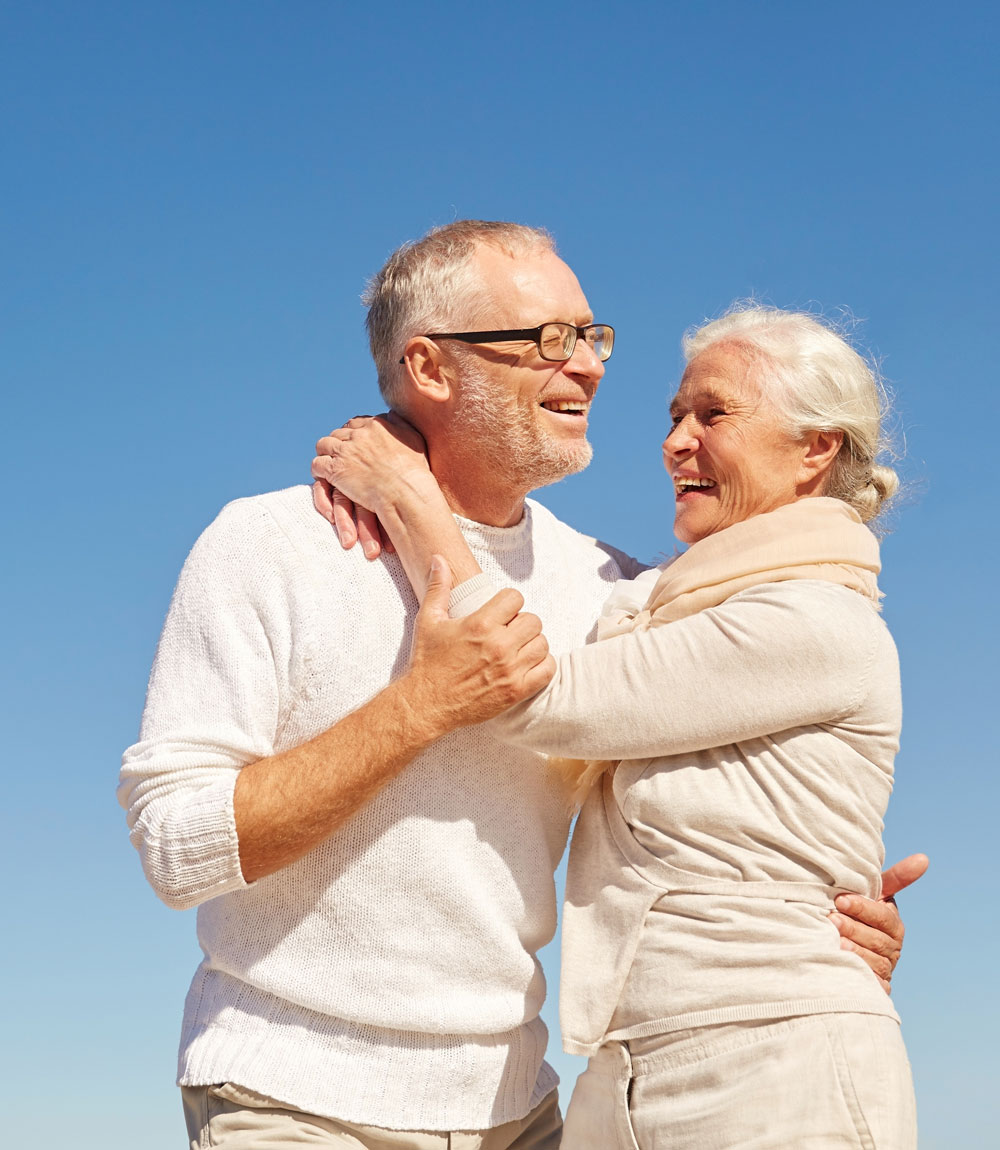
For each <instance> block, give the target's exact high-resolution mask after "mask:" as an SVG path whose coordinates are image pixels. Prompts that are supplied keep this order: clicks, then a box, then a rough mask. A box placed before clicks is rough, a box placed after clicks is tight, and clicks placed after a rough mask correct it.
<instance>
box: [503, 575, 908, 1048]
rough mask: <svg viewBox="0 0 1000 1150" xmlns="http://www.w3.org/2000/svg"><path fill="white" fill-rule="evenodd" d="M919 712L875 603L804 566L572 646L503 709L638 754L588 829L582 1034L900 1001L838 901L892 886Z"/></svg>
mask: <svg viewBox="0 0 1000 1150" xmlns="http://www.w3.org/2000/svg"><path fill="white" fill-rule="evenodd" d="M640 578H641V577H640ZM647 578H648V576H647ZM900 718H901V705H900V692H899V671H898V664H897V659H896V651H895V646H894V644H893V642H892V638H891V637H890V635H889V633H888V631H887V629H886V627H885V625H884V623H883V622H882V620H881V618H880V617H879V615H878V614H877V612H876V610H875V608H874V607H873V605H872V604H871V603H870V602H869V601H867V600H866V599H864V598H863V597H862V596H860V595H859V594H857V593H855V592H854V591H851V590H847V589H846V588H844V587H840V586H836V585H834V584H831V583H826V582H821V581H818V580H816V581H813V580H800V581H792V582H785V583H771V584H763V585H760V586H757V587H752V588H750V589H748V590H745V591H741V592H740V593H739V594H737V595H734V596H733V597H732V598H730V599H728V600H726V601H725V602H724V603H722V604H721V605H719V606H717V607H713V608H710V609H708V610H705V611H701V612H699V613H698V614H696V615H692V616H690V617H689V618H685V619H680V620H678V621H676V622H673V623H670V624H668V625H666V626H661V627H657V628H652V629H649V630H645V631H640V632H637V633H634V634H631V635H623V636H619V637H616V638H612V639H609V640H607V641H606V642H602V643H598V644H596V645H594V646H591V647H586V648H581V649H578V650H575V651H573V652H571V653H569V654H567V655H563V656H561V657H560V658H559V660H558V670H557V673H556V676H555V678H554V679H553V680H552V682H551V684H550V685H549V686H548V687H547V688H546V689H545V690H544V691H542V692H541V693H540V694H539V695H537V696H535V697H534V698H533V699H531V700H529V701H528V702H526V703H523V704H520V705H519V706H518V707H515V708H514V709H512V710H511V711H509V712H507V713H506V714H505V715H503V716H501V717H500V718H499V719H497V720H494V726H495V728H496V730H497V732H498V733H499V734H500V735H501V737H502V738H504V739H505V740H507V741H508V742H510V743H513V744H515V745H517V746H519V747H524V748H527V747H530V748H532V749H533V750H539V751H544V752H545V753H546V754H549V755H556V756H568V757H574V758H624V759H626V760H629V761H627V762H623V763H622V764H621V766H620V767H619V768H618V770H617V771H616V772H615V774H614V775H613V776H611V777H608V778H606V779H605V780H604V782H603V784H602V785H601V786H599V787H598V788H597V789H596V790H595V791H594V792H593V793H592V794H591V796H590V798H589V799H588V801H587V803H586V805H585V807H584V809H583V812H582V814H581V817H580V822H579V825H578V828H577V831H576V834H575V836H574V841H573V846H572V850H571V855H570V865H569V876H568V881H567V894H566V908H565V917H564V923H563V969H562V1003H561V1013H562V1026H563V1036H564V1040H565V1045H566V1047H567V1049H568V1050H570V1051H572V1052H574V1053H591V1052H593V1051H594V1050H595V1049H596V1048H597V1047H598V1046H599V1045H600V1043H601V1042H602V1041H603V1040H604V1039H605V1038H607V1037H609V1036H610V1037H637V1036H640V1035H650V1034H656V1033H665V1032H668V1031H671V1030H677V1029H686V1028H688V1027H693V1026H704V1025H711V1024H714V1023H721V1022H728V1021H735V1020H745V1019H760V1018H780V1017H788V1016H792V1015H799V1014H806V1013H816V1012H827V1011H861V1012H867V1013H874V1014H884V1015H889V1016H892V1017H895V1014H894V1011H893V1009H892V1006H891V1004H890V1001H889V999H888V997H887V996H886V995H885V994H884V993H883V991H882V989H881V987H880V986H879V984H878V982H877V980H876V979H875V977H874V975H873V974H872V973H871V972H870V971H869V970H868V968H867V967H866V966H865V965H864V963H863V962H862V961H861V960H860V959H859V958H858V957H857V956H855V955H853V954H850V953H849V952H847V951H844V950H841V949H840V946H839V938H838V935H837V932H836V930H835V929H834V927H833V926H832V925H831V924H830V923H829V922H828V921H827V917H826V916H827V913H828V912H829V910H830V909H832V900H833V897H834V895H835V894H836V893H837V892H839V891H856V892H860V893H863V894H867V895H876V894H877V893H878V890H879V871H880V869H881V865H882V860H883V850H882V842H881V830H882V816H883V814H884V812H885V808H886V804H887V802H888V797H889V792H890V790H891V787H892V764H893V756H894V754H895V751H896V749H897V746H898V737H899V727H900Z"/></svg>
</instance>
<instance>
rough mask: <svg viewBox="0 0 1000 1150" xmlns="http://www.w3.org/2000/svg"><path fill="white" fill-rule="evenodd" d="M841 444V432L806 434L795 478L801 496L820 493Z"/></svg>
mask: <svg viewBox="0 0 1000 1150" xmlns="http://www.w3.org/2000/svg"><path fill="white" fill-rule="evenodd" d="M843 442H844V433H843V432H842V431H810V432H808V433H807V435H806V436H805V439H804V440H803V454H802V459H801V461H800V462H799V471H798V475H797V477H796V479H797V483H798V486H799V489H800V492H801V493H802V494H804V495H805V494H816V493H818V492H820V491H822V489H823V487H824V486H825V484H826V480H827V476H828V475H829V473H830V469H831V468H832V467H833V462H834V460H835V459H836V458H837V456H838V454H839V453H840V448H841V446H842V445H843Z"/></svg>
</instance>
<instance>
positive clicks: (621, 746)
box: [337, 307, 916, 1150]
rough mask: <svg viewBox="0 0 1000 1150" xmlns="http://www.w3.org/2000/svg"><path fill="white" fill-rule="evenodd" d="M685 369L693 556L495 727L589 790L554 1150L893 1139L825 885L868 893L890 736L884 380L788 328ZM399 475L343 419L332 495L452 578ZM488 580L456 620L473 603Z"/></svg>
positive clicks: (397, 460)
mask: <svg viewBox="0 0 1000 1150" xmlns="http://www.w3.org/2000/svg"><path fill="white" fill-rule="evenodd" d="M685 353H686V358H687V369H686V371H685V373H684V376H683V379H682V381H681V385H680V388H679V390H678V392H677V395H676V396H675V397H674V400H673V403H672V404H671V419H672V428H671V430H670V432H669V434H668V436H667V438H666V441H665V442H664V444H663V458H664V463H665V465H666V468H667V471H668V473H669V475H670V478H671V481H672V482H673V485H674V489H675V494H676V506H677V510H676V520H675V533H676V535H677V538H678V539H680V540H681V541H682V542H684V543H687V544H689V545H690V546H689V547H688V549H687V550H686V551H685V552H684V553H683V554H682V555H681V556H680V557H679V558H677V559H675V560H673V561H671V562H670V563H667V564H665V565H664V566H663V567H661V568H659V569H656V570H654V571H650V572H647V573H646V574H645V575H643V576H640V577H639V579H637V580H635V581H634V582H632V583H630V584H619V585H618V588H617V590H616V593H615V595H613V596H612V600H611V601H610V602H609V604H608V606H607V607H606V609H605V616H604V619H603V620H602V625H601V637H602V639H603V640H604V641H602V642H599V643H597V644H594V645H592V646H590V647H586V648H582V649H579V650H577V651H573V652H571V653H570V654H568V655H566V656H563V657H561V658H560V659H559V660H557V665H556V669H555V675H554V677H553V678H552V680H551V682H550V683H549V685H548V686H547V687H546V688H545V689H544V690H542V691H541V692H540V693H539V694H537V695H536V696H534V697H533V698H531V699H529V700H528V701H527V702H525V703H521V704H519V705H517V706H516V707H514V708H513V709H512V710H510V711H508V712H506V713H505V714H504V715H502V716H501V717H500V718H499V719H496V720H494V725H495V728H496V730H497V732H498V733H499V734H500V737H502V738H503V739H505V740H507V741H509V742H511V743H514V744H517V745H520V746H526V747H530V748H532V749H535V750H539V751H542V752H544V753H546V754H548V755H550V756H553V758H554V759H556V760H557V761H556V762H555V763H554V764H553V765H554V768H555V769H560V770H562V771H564V772H566V773H567V774H568V775H569V776H570V777H571V778H572V779H573V780H574V781H575V783H576V784H578V785H582V786H583V788H584V790H588V789H589V794H588V795H587V798H586V801H585V803H584V805H583V809H582V812H581V815H580V821H579V825H578V828H577V831H576V835H575V837H574V841H573V846H572V850H571V855H570V863H569V873H568V879H567V898H566V910H565V918H564V926H563V974H562V1000H561V1016H562V1027H563V1036H564V1040H565V1044H566V1047H567V1049H568V1050H570V1051H572V1052H575V1053H582V1054H588V1055H590V1063H589V1065H588V1068H587V1070H586V1072H585V1073H584V1074H583V1075H582V1076H581V1078H580V1080H579V1082H578V1084H577V1087H576V1090H575V1092H574V1095H573V1099H572V1102H571V1104H570V1107H569V1111H568V1114H567V1118H566V1126H565V1134H564V1140H563V1146H564V1147H566V1148H567V1150H578V1148H582V1147H594V1148H595V1150H596V1148H598V1147H600V1148H602V1150H605V1148H608V1147H617V1146H620V1147H634V1146H638V1147H642V1148H643V1150H646V1148H649V1147H660V1146H670V1147H671V1148H672V1150H681V1148H683V1150H688V1148H690V1150H711V1148H723V1147H735V1146H741V1147H742V1146H754V1147H775V1148H777V1147H791V1146H795V1147H820V1146H822V1147H830V1146H864V1147H877V1148H883V1147H885V1148H890V1147H891V1148H893V1150H903V1148H907V1147H913V1146H915V1145H916V1134H915V1118H914V1106H913V1094H912V1086H911V1083H910V1074H909V1066H908V1063H907V1059H906V1054H905V1051H904V1048H903V1044H902V1041H901V1038H900V1034H899V1020H898V1018H897V1016H896V1014H895V1012H894V1010H893V1007H892V1005H891V1003H890V1001H889V999H888V997H887V996H886V995H885V994H884V993H883V991H882V989H881V987H880V986H879V983H878V981H877V979H876V978H875V977H874V976H873V974H872V972H871V971H870V970H869V969H868V967H867V966H865V964H864V963H863V962H862V961H861V960H860V959H859V958H858V957H857V956H856V955H854V954H852V953H851V952H849V951H847V950H844V949H841V947H840V945H839V940H838V937H837V933H836V931H835V930H834V928H833V927H832V926H831V925H830V923H829V921H828V917H827V916H828V913H829V911H830V910H831V909H832V906H833V899H834V897H835V896H836V895H837V894H838V893H840V892H844V891H850V892H859V893H862V894H867V895H871V896H877V894H878V890H879V870H880V867H881V863H882V858H883V850H882V842H881V828H882V817H883V814H884V812H885V809H886V804H887V802H888V798H889V793H890V790H891V787H892V772H893V756H894V754H895V751H896V749H897V746H898V738H899V727H900V692H899V673H898V665H897V660H896V651H895V647H894V645H893V642H892V638H891V637H890V635H889V632H888V631H887V629H886V627H885V625H884V623H883V622H882V619H881V618H880V616H879V614H878V607H879V591H878V587H877V583H876V576H877V573H878V571H879V553H878V544H877V542H876V539H875V537H874V535H873V534H872V533H871V531H870V530H869V529H868V528H867V527H866V526H865V523H867V522H868V521H870V520H872V519H873V518H874V517H875V516H877V515H878V513H879V512H880V511H881V509H882V506H883V504H884V502H885V500H886V499H888V498H889V497H891V495H892V494H893V492H894V491H895V489H896V486H897V480H896V477H895V474H894V473H893V472H892V471H891V470H889V469H888V468H885V467H882V466H879V465H878V464H877V463H876V456H877V453H878V450H879V445H880V433H881V419H882V400H881V392H880V389H879V387H878V384H877V382H876V380H875V379H874V377H873V375H872V373H871V371H870V370H869V368H868V367H867V365H866V363H865V361H864V360H863V359H862V357H861V356H860V355H858V354H857V352H855V351H854V350H853V349H852V348H851V347H850V346H849V345H848V344H847V343H846V342H845V341H844V340H843V339H841V338H840V336H839V335H837V334H836V333H835V332H833V331H832V330H830V329H829V328H827V327H826V326H824V325H823V324H821V323H819V322H818V321H817V320H816V319H815V318H813V317H811V316H808V315H803V314H796V313H787V312H781V311H777V310H772V309H762V308H756V307H753V308H747V309H744V310H738V311H734V312H732V313H730V314H729V315H726V316H725V317H723V318H722V319H719V320H716V321H714V322H712V323H709V324H707V325H706V326H704V327H703V328H701V329H700V330H699V331H697V332H695V333H694V334H693V335H692V336H690V337H689V338H688V339H687V340H686V342H685ZM389 467H397V468H400V469H401V470H403V471H406V472H407V473H408V474H410V475H415V474H416V473H417V471H420V469H422V468H423V469H425V465H424V464H422V463H420V462H419V456H417V455H415V454H414V453H413V452H412V451H408V450H407V448H405V447H403V446H401V445H399V444H397V443H396V441H395V440H393V439H392V437H391V436H390V435H389V433H388V432H387V431H386V429H385V428H384V426H383V425H381V424H378V423H374V424H368V425H364V426H360V425H354V427H353V430H352V432H351V435H350V438H349V439H348V438H346V437H345V438H344V439H343V440H342V449H341V453H340V455H339V458H338V480H337V485H338V487H339V488H340V489H341V490H342V491H344V492H345V493H346V495H347V496H349V497H352V498H355V499H357V500H358V501H359V502H361V503H363V504H365V505H366V506H368V505H370V506H373V507H374V509H375V510H376V511H377V512H380V513H382V514H383V516H384V518H385V519H386V520H388V521H390V522H397V523H398V522H403V523H405V525H406V530H405V532H403V538H401V539H399V540H397V541H396V542H397V544H398V546H399V549H400V557H401V559H402V560H403V562H404V564H405V565H406V566H407V570H408V571H410V572H411V578H415V577H414V576H413V574H412V572H420V576H421V577H422V574H423V573H424V572H426V571H427V566H428V562H429V558H430V555H431V553H432V552H435V553H438V554H441V555H443V556H444V558H445V559H448V560H449V561H451V562H452V563H456V562H461V563H462V564H463V567H465V564H466V561H467V556H466V552H465V550H464V549H465V544H464V542H463V541H462V538H461V535H460V534H459V533H458V531H457V530H455V531H451V530H450V529H449V528H448V527H447V522H448V521H450V517H449V516H447V515H446V514H445V513H443V512H442V506H441V502H438V500H439V499H440V496H436V495H435V494H434V487H433V485H432V484H431V483H430V475H429V472H426V474H423V472H421V474H420V477H419V481H418V482H412V483H407V484H400V483H398V482H394V481H389V480H387V479H385V478H384V476H385V475H386V469H387V468H389ZM414 469H416V471H415V470H414ZM380 490H384V492H385V494H384V495H381V494H380V493H379V492H380ZM390 502H391V504H392V506H391V507H390V506H389V503H390ZM442 502H443V501H442ZM443 524H444V526H442V525H443ZM466 569H467V568H466ZM481 580H482V577H480V579H478V580H477V579H474V580H472V581H470V582H469V583H467V584H464V585H463V586H462V587H460V588H458V589H457V592H458V594H457V599H458V600H459V601H460V602H459V607H458V609H459V611H460V612H464V611H469V610H472V609H474V608H475V607H476V606H477V605H478V604H480V603H482V602H483V601H484V599H485V597H488V595H489V594H491V593H492V588H484V587H482V586H480V585H479V584H480V582H481ZM415 581H416V578H415ZM455 598H456V597H453V601H455ZM567 759H572V760H580V761H578V762H568V761H567ZM583 760H588V762H583ZM595 777H596V779H597V781H596V784H594V785H591V784H592V783H593V780H594V778H595Z"/></svg>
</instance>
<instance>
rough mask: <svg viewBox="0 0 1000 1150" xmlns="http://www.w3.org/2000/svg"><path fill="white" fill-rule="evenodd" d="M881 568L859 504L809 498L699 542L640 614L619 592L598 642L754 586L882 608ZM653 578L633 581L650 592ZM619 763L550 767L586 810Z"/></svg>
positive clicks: (567, 762)
mask: <svg viewBox="0 0 1000 1150" xmlns="http://www.w3.org/2000/svg"><path fill="white" fill-rule="evenodd" d="M880 570H881V561H880V559H879V550H878V542H877V541H876V539H875V537H874V536H873V535H872V533H871V532H870V531H869V530H868V528H867V527H865V525H864V524H863V523H862V521H861V517H860V516H859V515H858V513H857V512H856V511H855V510H854V508H853V507H849V506H848V505H847V504H846V503H844V502H843V501H842V500H840V499H828V498H826V497H820V498H815V499H802V500H800V501H799V502H798V503H789V504H787V505H786V506H784V507H779V508H777V509H776V510H775V511H770V512H767V513H766V514H764V515H756V516H754V517H753V518H751V519H746V520H744V521H743V522H742V523H735V524H734V525H733V526H732V527H727V528H725V530H723V531H719V532H717V533H716V534H715V535H710V536H708V537H707V538H706V539H702V540H700V541H699V542H698V543H695V544H693V545H692V546H691V547H689V548H688V550H687V551H685V552H684V553H683V554H682V555H679V556H678V557H677V558H676V559H674V560H672V561H671V562H669V563H668V564H666V565H665V566H664V567H663V568H662V569H661V573H660V575H659V577H658V578H657V579H656V581H655V583H654V584H653V587H652V590H651V591H650V593H649V596H648V598H647V600H646V602H645V604H644V606H643V607H642V608H641V609H640V610H636V609H634V608H633V606H632V605H631V604H629V603H628V596H627V595H626V596H625V597H624V602H621V600H617V599H616V596H615V595H614V594H613V595H612V597H611V599H610V600H609V603H608V605H607V606H606V607H605V610H604V612H603V614H602V616H601V619H600V621H599V623H598V637H599V638H600V639H610V638H613V637H614V636H616V635H625V634H628V633H630V632H632V631H637V630H640V629H642V628H646V627H656V626H660V625H662V624H664V623H674V622H676V621H677V620H678V619H686V618H687V617H689V616H690V615H694V614H696V613H697V612H698V611H704V610H706V609H707V608H709V607H717V606H718V605H719V604H720V603H724V602H725V601H726V600H727V599H729V598H731V597H732V596H733V595H737V594H739V592H740V591H745V590H746V589H747V588H749V587H757V586H759V585H760V584H762V583H782V582H785V581H786V580H789V579H820V580H822V581H823V582H826V583H835V584H838V585H840V586H842V587H847V588H849V589H850V590H851V591H856V592H858V594H860V595H863V596H864V597H865V598H866V599H870V600H871V601H872V603H873V604H875V606H876V607H877V606H878V603H879V599H880V592H879V589H878V583H877V578H876V577H877V575H878V573H879V571H880ZM651 574H652V573H651V572H647V574H646V575H645V576H643V577H640V579H639V580H633V581H631V582H632V583H633V584H634V585H637V586H639V587H641V588H642V589H643V591H645V589H646V587H647V585H648V581H649V577H650V575H651ZM635 606H638V605H637V604H636V605H635ZM616 762H617V760H613V759H568V758H558V757H557V758H553V759H552V760H551V762H550V765H551V768H552V770H553V771H555V773H556V774H557V775H558V776H559V777H560V778H562V779H563V780H564V781H565V782H566V784H567V786H568V787H569V788H570V791H571V794H572V795H573V800H574V804H575V805H580V804H582V802H583V800H584V799H585V798H586V796H587V794H588V793H589V792H590V789H591V787H592V786H593V785H594V783H595V782H596V781H597V779H598V778H599V777H600V776H601V775H602V774H603V773H604V772H605V771H606V770H608V769H610V768H611V767H613V766H614V765H615V763H616Z"/></svg>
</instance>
